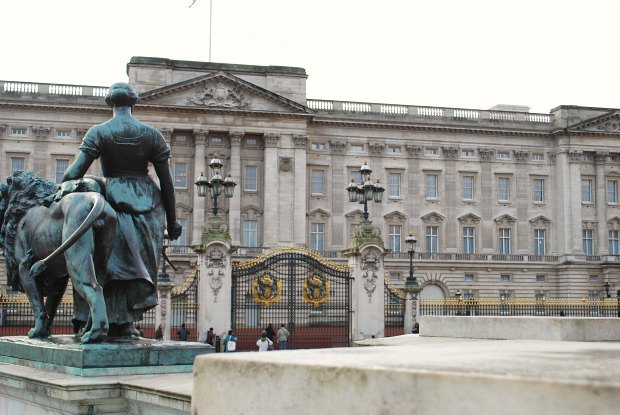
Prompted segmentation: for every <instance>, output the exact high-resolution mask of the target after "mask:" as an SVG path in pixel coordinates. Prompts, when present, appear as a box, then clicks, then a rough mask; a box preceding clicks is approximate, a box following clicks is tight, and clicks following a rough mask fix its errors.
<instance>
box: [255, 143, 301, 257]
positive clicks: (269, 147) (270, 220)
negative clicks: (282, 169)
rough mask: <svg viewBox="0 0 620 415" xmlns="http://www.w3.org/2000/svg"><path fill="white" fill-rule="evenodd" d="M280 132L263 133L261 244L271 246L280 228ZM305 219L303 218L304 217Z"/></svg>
mask: <svg viewBox="0 0 620 415" xmlns="http://www.w3.org/2000/svg"><path fill="white" fill-rule="evenodd" d="M279 141H280V134H273V133H268V134H265V167H264V174H263V177H264V183H263V192H264V193H263V194H264V206H265V214H264V220H265V221H264V223H263V246H267V247H273V246H276V245H277V244H278V229H280V221H279V211H278V195H279V194H280V189H279V181H278V168H279V165H278V144H279ZM304 220H305V219H304Z"/></svg>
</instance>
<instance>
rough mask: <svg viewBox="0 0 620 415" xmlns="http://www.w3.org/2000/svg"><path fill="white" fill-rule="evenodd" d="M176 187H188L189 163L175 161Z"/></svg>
mask: <svg viewBox="0 0 620 415" xmlns="http://www.w3.org/2000/svg"><path fill="white" fill-rule="evenodd" d="M174 187H175V188H176V189H187V163H174Z"/></svg>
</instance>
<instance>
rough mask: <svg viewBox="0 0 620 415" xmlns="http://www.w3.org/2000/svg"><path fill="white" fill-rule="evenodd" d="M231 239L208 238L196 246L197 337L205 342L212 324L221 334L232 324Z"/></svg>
mask: <svg viewBox="0 0 620 415" xmlns="http://www.w3.org/2000/svg"><path fill="white" fill-rule="evenodd" d="M230 248H231V245H230V243H228V242H226V241H223V240H211V241H208V242H206V244H205V245H203V246H201V247H200V248H199V249H196V253H197V254H198V264H199V267H200V268H199V269H200V280H199V283H198V304H199V309H198V324H197V330H198V341H199V342H204V341H205V340H206V337H207V330H209V328H210V327H213V329H214V331H215V333H216V335H218V336H220V338H224V336H225V335H226V333H227V332H228V330H229V329H230V327H231V320H230V318H231V317H230V316H231V313H230V310H231V309H232V298H231V287H232V279H231V278H232V266H231V255H230Z"/></svg>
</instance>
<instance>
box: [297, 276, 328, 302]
mask: <svg viewBox="0 0 620 415" xmlns="http://www.w3.org/2000/svg"><path fill="white" fill-rule="evenodd" d="M302 286H303V296H304V300H305V301H306V302H308V303H310V304H312V305H313V306H314V307H317V308H318V307H319V306H320V305H321V304H323V303H326V302H327V301H328V300H329V281H325V279H324V278H323V277H322V276H321V274H319V273H318V272H315V273H314V274H312V276H310V277H309V278H308V279H307V280H305V281H304V282H303V284H302Z"/></svg>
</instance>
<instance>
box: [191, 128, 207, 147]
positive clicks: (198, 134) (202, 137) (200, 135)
mask: <svg viewBox="0 0 620 415" xmlns="http://www.w3.org/2000/svg"><path fill="white" fill-rule="evenodd" d="M192 133H193V134H194V141H195V142H196V144H205V143H206V141H207V135H209V130H194V131H192Z"/></svg>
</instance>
